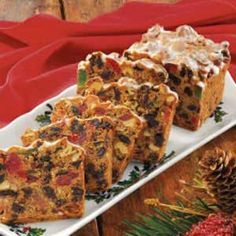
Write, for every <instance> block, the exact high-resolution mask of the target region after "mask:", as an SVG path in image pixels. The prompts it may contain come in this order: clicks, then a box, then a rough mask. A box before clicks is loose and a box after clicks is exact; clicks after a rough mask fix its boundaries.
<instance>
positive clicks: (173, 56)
mask: <svg viewBox="0 0 236 236" xmlns="http://www.w3.org/2000/svg"><path fill="white" fill-rule="evenodd" d="M228 46H229V44H228V42H221V43H214V42H213V41H212V40H210V39H206V38H205V37H203V36H202V35H199V34H198V33H197V32H196V31H194V29H192V28H191V27H190V26H186V25H184V26H180V27H178V28H177V29H176V31H166V30H164V29H163V28H162V27H161V26H159V25H156V26H154V27H152V28H150V29H149V30H148V32H147V33H146V34H144V35H143V37H142V40H141V41H140V42H137V43H134V44H133V45H132V46H131V47H130V48H129V49H128V50H126V51H125V52H124V56H125V57H126V58H128V59H130V60H133V61H135V60H138V59H140V58H149V59H151V60H152V61H153V62H155V63H157V64H162V65H163V66H164V67H165V68H166V70H167V71H168V73H169V82H168V85H169V86H170V88H171V89H172V90H174V91H176V92H177V93H178V95H179V99H180V102H179V105H178V107H177V110H176V115H175V123H176V124H177V125H179V126H181V127H184V128H188V129H191V130H197V129H198V128H199V127H200V126H201V125H202V123H203V122H204V121H205V120H206V119H207V118H208V117H209V116H210V115H211V114H212V113H213V111H214V110H215V109H216V107H217V105H218V104H219V103H220V101H221V100H222V96H223V90H224V77H225V73H226V71H227V69H228V67H229V63H230V53H229V50H228Z"/></svg>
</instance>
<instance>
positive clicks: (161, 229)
mask: <svg viewBox="0 0 236 236" xmlns="http://www.w3.org/2000/svg"><path fill="white" fill-rule="evenodd" d="M176 206H178V207H181V208H183V210H184V209H185V208H186V209H187V208H188V207H187V206H186V204H185V203H184V202H181V201H179V203H178V204H177V205H176ZM151 209H152V213H149V214H139V215H137V217H136V219H135V220H134V221H129V220H125V221H124V224H125V225H126V226H127V232H126V234H125V235H126V236H131V235H132V236H133V235H134V236H143V235H145V236H146V235H147V236H155V235H158V236H159V235H163V236H183V235H185V233H186V232H188V231H189V230H190V228H191V227H192V225H193V224H196V223H198V222H199V221H202V220H204V218H205V217H204V216H201V215H194V214H193V213H188V212H182V211H178V210H177V209H172V208H168V209H166V208H165V209H162V208H158V207H153V208H151ZM193 210H195V211H199V212H204V213H207V214H210V213H214V212H215V210H216V208H215V206H213V205H209V204H208V203H207V202H205V201H204V200H202V199H196V201H195V202H194V206H193Z"/></svg>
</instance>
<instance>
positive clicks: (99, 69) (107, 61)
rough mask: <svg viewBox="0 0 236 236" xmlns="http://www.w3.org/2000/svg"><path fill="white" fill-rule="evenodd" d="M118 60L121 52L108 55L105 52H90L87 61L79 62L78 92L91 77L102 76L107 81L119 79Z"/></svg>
mask: <svg viewBox="0 0 236 236" xmlns="http://www.w3.org/2000/svg"><path fill="white" fill-rule="evenodd" d="M118 61H119V54H117V53H111V54H109V55H106V54H104V53H103V52H93V53H91V54H88V56H87V57H86V59H85V61H81V62H80V63H79V64H78V77H77V85H78V87H77V88H78V93H79V92H80V91H82V90H83V88H84V85H85V83H86V82H87V80H88V79H89V78H90V77H94V76H101V78H103V80H104V81H105V82H106V83H108V82H112V81H117V80H118V79H119V78H120V77H121V68H120V65H119V62H118Z"/></svg>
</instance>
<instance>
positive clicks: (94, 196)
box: [86, 151, 175, 204]
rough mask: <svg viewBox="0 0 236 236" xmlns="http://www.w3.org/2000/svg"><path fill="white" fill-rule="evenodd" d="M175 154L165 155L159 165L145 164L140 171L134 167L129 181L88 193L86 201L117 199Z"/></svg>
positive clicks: (99, 201)
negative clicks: (117, 196) (104, 189)
mask: <svg viewBox="0 0 236 236" xmlns="http://www.w3.org/2000/svg"><path fill="white" fill-rule="evenodd" d="M174 154H175V152H174V151H172V152H171V153H170V154H168V155H164V157H163V161H162V162H161V163H159V164H150V163H145V164H144V165H143V168H142V169H140V168H139V167H138V166H134V169H133V170H132V171H131V172H130V173H129V176H128V178H127V179H125V180H122V181H119V182H117V184H116V185H115V186H114V187H112V188H110V189H108V190H107V191H104V192H97V193H87V194H86V199H87V200H94V201H95V202H96V203H98V204H99V203H101V202H103V201H104V200H106V199H109V198H111V197H115V196H116V195H118V194H119V193H121V192H123V191H124V190H125V189H127V188H128V187H130V186H131V185H133V184H134V183H136V182H137V181H138V180H140V179H142V178H144V177H147V176H148V175H149V174H150V173H151V172H153V171H154V170H155V169H156V168H157V167H158V165H160V164H162V163H163V162H165V161H166V160H168V159H169V158H171V157H172V156H173V155H174Z"/></svg>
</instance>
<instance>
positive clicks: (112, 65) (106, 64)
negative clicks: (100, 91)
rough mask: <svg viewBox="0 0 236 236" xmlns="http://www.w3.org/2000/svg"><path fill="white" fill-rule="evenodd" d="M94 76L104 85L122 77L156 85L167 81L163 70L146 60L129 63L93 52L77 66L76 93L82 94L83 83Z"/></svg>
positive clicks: (114, 56)
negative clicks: (99, 78)
mask: <svg viewBox="0 0 236 236" xmlns="http://www.w3.org/2000/svg"><path fill="white" fill-rule="evenodd" d="M95 76H99V77H101V78H102V79H103V81H104V83H110V82H116V81H118V80H119V79H120V78H121V77H122V76H128V77H132V78H133V79H135V80H136V81H137V82H139V83H144V82H152V83H155V84H156V85H157V84H160V83H164V82H167V80H168V73H167V71H166V70H165V68H164V67H163V66H162V65H160V64H159V65H158V64H156V63H154V62H153V61H152V60H150V59H148V58H142V59H140V60H137V61H130V60H127V59H126V58H125V57H122V58H120V57H119V55H118V54H116V53H112V54H109V55H106V54H104V53H102V52H93V53H92V54H89V55H88V56H87V58H86V60H85V61H81V62H80V63H79V64H78V93H80V94H82V91H83V88H84V86H85V83H86V82H87V81H88V80H89V79H90V78H92V77H95Z"/></svg>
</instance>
